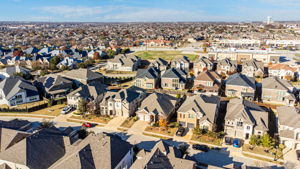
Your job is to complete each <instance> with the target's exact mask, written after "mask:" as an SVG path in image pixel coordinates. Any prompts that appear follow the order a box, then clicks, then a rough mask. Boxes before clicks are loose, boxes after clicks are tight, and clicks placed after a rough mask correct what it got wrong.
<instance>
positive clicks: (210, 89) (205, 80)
mask: <svg viewBox="0 0 300 169" xmlns="http://www.w3.org/2000/svg"><path fill="white" fill-rule="evenodd" d="M221 80H222V77H221V75H219V74H218V73H217V72H215V71H204V72H201V73H200V74H199V75H198V76H197V77H196V78H195V79H194V89H195V90H198V91H200V92H205V93H210V94H214V95H218V93H219V90H220V87H221Z"/></svg>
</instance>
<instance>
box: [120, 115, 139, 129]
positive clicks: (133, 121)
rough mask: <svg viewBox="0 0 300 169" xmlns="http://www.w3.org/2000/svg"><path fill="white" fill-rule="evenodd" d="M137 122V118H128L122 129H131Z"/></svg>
mask: <svg viewBox="0 0 300 169" xmlns="http://www.w3.org/2000/svg"><path fill="white" fill-rule="evenodd" d="M136 121H137V118H135V117H128V118H127V119H126V120H125V121H124V122H123V123H122V124H121V127H125V128H131V127H132V125H133V124H134V123H135V122H136Z"/></svg>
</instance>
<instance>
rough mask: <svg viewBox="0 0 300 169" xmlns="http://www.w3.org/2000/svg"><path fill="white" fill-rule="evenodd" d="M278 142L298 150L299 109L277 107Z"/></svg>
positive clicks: (299, 130)
mask: <svg viewBox="0 0 300 169" xmlns="http://www.w3.org/2000/svg"><path fill="white" fill-rule="evenodd" d="M277 112H278V131H279V137H280V143H281V144H284V145H285V146H286V147H287V148H292V149H297V150H300V123H299V121H300V109H299V108H296V107H290V106H281V107H277Z"/></svg>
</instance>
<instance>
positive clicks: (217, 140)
mask: <svg viewBox="0 0 300 169" xmlns="http://www.w3.org/2000/svg"><path fill="white" fill-rule="evenodd" d="M223 137H224V133H223V132H219V133H217V132H212V131H207V130H202V129H199V128H195V129H194V130H193V136H192V140H194V141H199V142H203V143H207V144H213V145H217V146H221V145H222V142H223Z"/></svg>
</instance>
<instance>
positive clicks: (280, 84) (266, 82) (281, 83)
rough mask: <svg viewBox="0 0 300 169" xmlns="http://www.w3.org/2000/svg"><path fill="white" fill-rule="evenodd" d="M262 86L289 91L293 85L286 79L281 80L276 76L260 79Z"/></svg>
mask: <svg viewBox="0 0 300 169" xmlns="http://www.w3.org/2000/svg"><path fill="white" fill-rule="evenodd" d="M262 88H263V89H264V88H265V89H278V90H286V91H290V89H292V88H294V86H293V85H291V84H290V83H289V82H288V81H287V80H283V79H280V78H278V77H268V78H265V79H263V80H262Z"/></svg>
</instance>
